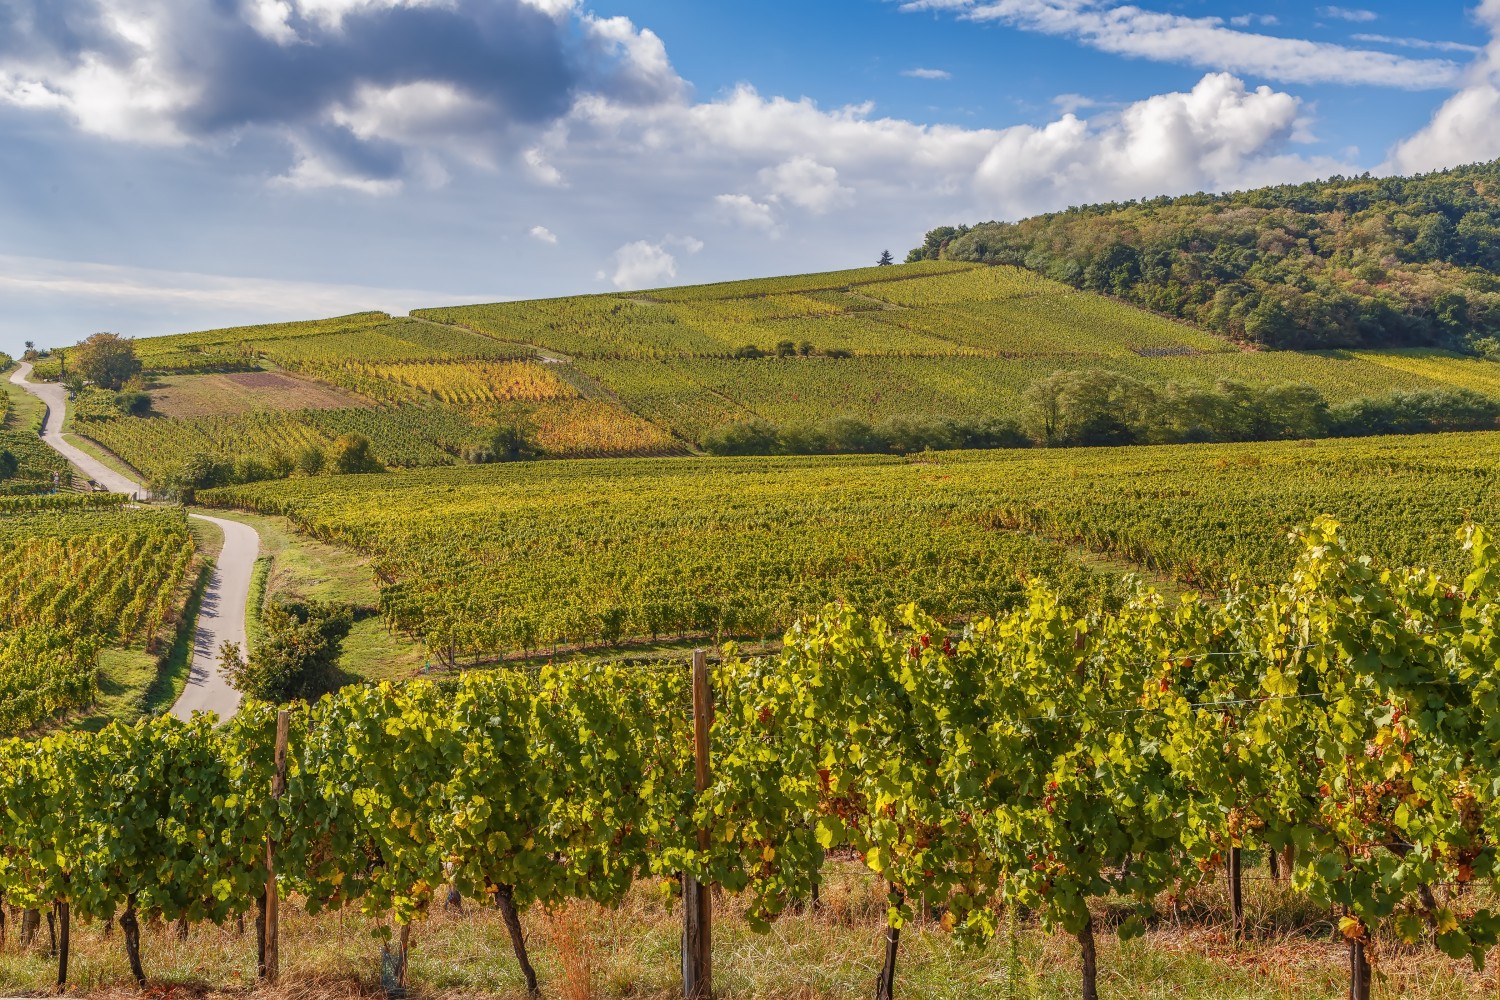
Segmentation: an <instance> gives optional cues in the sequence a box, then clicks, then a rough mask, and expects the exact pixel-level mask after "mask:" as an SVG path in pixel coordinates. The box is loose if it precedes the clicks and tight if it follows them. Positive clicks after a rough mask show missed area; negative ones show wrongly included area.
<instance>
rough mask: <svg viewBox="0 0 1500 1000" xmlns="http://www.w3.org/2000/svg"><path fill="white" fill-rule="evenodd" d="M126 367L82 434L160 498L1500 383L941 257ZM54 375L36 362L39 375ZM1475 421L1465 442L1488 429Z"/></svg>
mask: <svg viewBox="0 0 1500 1000" xmlns="http://www.w3.org/2000/svg"><path fill="white" fill-rule="evenodd" d="M950 249H951V248H950ZM135 349H136V352H137V354H138V355H139V357H140V358H141V360H142V361H143V363H144V365H145V374H146V377H147V379H148V380H149V381H148V385H147V388H148V391H149V392H150V394H151V396H152V400H153V411H152V413H150V414H149V415H145V416H132V415H127V414H124V413H122V412H121V410H120V408H119V407H118V406H116V405H115V400H114V397H113V395H112V394H109V393H104V392H101V391H98V390H91V389H86V390H84V392H82V393H81V395H80V397H79V399H78V405H77V406H76V417H75V421H74V430H75V431H76V432H78V433H80V434H83V435H85V436H87V437H89V438H91V439H93V440H94V441H96V442H98V443H99V444H100V445H102V446H103V447H105V448H107V449H109V450H110V451H112V452H114V453H115V455H117V456H118V457H119V458H120V459H121V460H123V461H124V462H126V463H128V464H129V465H130V466H132V467H134V468H135V469H137V470H139V471H140V472H141V473H142V474H143V476H145V477H146V479H147V480H149V481H150V482H151V483H152V484H153V485H154V486H155V487H156V488H158V489H159V490H162V491H164V492H175V491H178V490H182V489H193V488H202V487H212V486H217V485H225V484H229V483H235V482H248V481H255V480H261V479H268V478H272V479H274V478H284V477H286V476H289V475H292V474H294V473H297V472H298V470H299V469H300V470H301V471H302V472H318V471H322V470H323V469H324V468H325V466H327V465H329V464H330V458H329V456H331V455H332V454H333V451H334V449H335V447H336V444H337V442H338V440H339V439H340V438H341V437H345V436H348V435H358V436H360V437H363V438H365V439H367V440H368V441H369V442H370V443H371V450H372V453H373V455H374V458H375V459H376V461H378V463H379V464H380V465H382V466H385V467H387V468H422V467H435V466H448V465H462V464H469V463H480V464H483V463H485V462H488V461H492V460H495V459H497V458H503V457H506V456H505V455H503V454H497V452H496V445H495V435H496V433H497V432H498V431H499V430H500V429H502V428H516V429H517V433H519V434H521V435H522V436H524V437H526V438H527V439H529V440H530V441H531V443H532V445H533V446H534V449H535V450H537V451H539V452H540V453H541V454H543V455H546V456H550V457H558V458H584V457H641V456H651V455H671V454H689V453H693V452H698V451H702V450H704V449H705V447H708V448H709V449H710V450H713V449H714V447H715V442H716V441H717V440H718V439H719V436H722V435H723V433H724V432H725V429H726V428H730V429H733V428H735V427H740V426H745V425H751V426H756V425H764V426H766V427H769V428H771V429H772V430H773V431H774V432H775V433H773V434H772V435H771V437H770V438H768V439H767V440H769V441H770V442H771V445H769V446H768V447H779V448H781V450H788V451H803V452H809V451H810V452H819V451H894V452H902V451H911V450H918V451H920V450H922V449H923V448H924V447H937V448H945V447H961V446H970V447H972V446H994V445H996V444H1003V445H1015V444H1025V443H1027V437H1028V434H1029V435H1030V436H1031V437H1035V436H1036V434H1035V433H1032V432H1030V431H1026V430H1025V428H1024V427H1023V426H1022V425H1024V424H1025V422H1026V418H1027V415H1028V413H1027V410H1028V407H1029V406H1032V405H1034V404H1033V403H1028V401H1027V392H1028V390H1031V389H1032V388H1033V387H1034V386H1036V385H1038V384H1039V383H1044V382H1047V381H1048V380H1056V379H1057V378H1058V376H1059V373H1077V374H1078V375H1079V376H1080V377H1081V378H1083V379H1084V380H1085V382H1087V380H1088V379H1091V378H1092V379H1095V380H1097V377H1098V373H1101V372H1103V373H1106V375H1107V376H1108V378H1109V379H1111V380H1113V381H1112V382H1111V383H1110V385H1111V387H1112V388H1110V391H1111V392H1113V393H1114V394H1115V396H1114V397H1111V398H1116V397H1120V394H1121V393H1124V394H1125V395H1126V396H1129V397H1130V400H1129V401H1128V402H1129V405H1130V406H1136V407H1138V406H1139V405H1145V404H1144V403H1143V402H1142V400H1143V399H1145V400H1147V401H1148V402H1149V403H1150V405H1151V406H1152V407H1158V408H1159V406H1169V407H1174V408H1175V409H1174V410H1173V412H1172V413H1171V414H1170V415H1168V416H1163V415H1161V414H1160V413H1158V412H1157V411H1156V410H1153V411H1152V414H1153V415H1152V416H1150V417H1143V418H1142V419H1143V420H1147V422H1151V421H1155V422H1157V423H1161V424H1163V425H1164V426H1165V425H1167V424H1170V425H1172V426H1174V427H1175V426H1177V425H1179V424H1180V425H1182V426H1181V427H1180V428H1179V429H1178V430H1176V431H1171V432H1170V433H1167V432H1163V433H1162V434H1156V433H1154V432H1153V433H1152V434H1150V435H1147V434H1145V433H1141V434H1137V435H1135V437H1134V438H1128V439H1133V440H1141V441H1173V440H1204V439H1227V438H1232V439H1242V438H1245V437H1266V436H1270V437H1284V436H1308V435H1309V434H1314V433H1328V432H1335V433H1337V432H1338V431H1337V428H1324V429H1322V430H1319V431H1316V432H1314V431H1311V430H1308V429H1307V428H1306V427H1304V426H1302V425H1301V424H1297V425H1296V426H1293V427H1291V428H1282V429H1279V430H1271V431H1268V430H1259V431H1236V432H1233V433H1220V432H1217V431H1215V432H1207V431H1204V430H1203V429H1202V428H1201V427H1198V426H1197V425H1196V424H1195V423H1194V421H1200V422H1201V420H1200V417H1199V416H1196V415H1195V414H1196V412H1197V410H1200V409H1202V408H1203V406H1205V405H1210V404H1211V406H1210V408H1212V406H1219V407H1220V409H1222V408H1223V406H1225V405H1231V404H1232V406H1234V407H1239V408H1240V409H1244V408H1245V407H1247V406H1248V407H1251V408H1255V407H1259V408H1260V409H1262V410H1264V409H1266V408H1267V407H1270V408H1272V409H1274V408H1276V407H1277V406H1280V405H1283V404H1281V403H1276V402H1274V401H1273V402H1269V403H1268V402H1267V399H1271V398H1272V397H1271V396H1267V397H1266V398H1264V399H1263V398H1261V396H1259V395H1256V394H1257V393H1260V394H1265V393H1272V394H1274V393H1275V391H1276V390H1277V388H1278V387H1285V386H1287V385H1292V384H1296V385H1300V386H1307V387H1310V389H1311V391H1312V392H1313V393H1314V394H1315V396H1314V397H1312V398H1314V400H1315V403H1314V405H1315V406H1316V407H1324V408H1325V409H1326V406H1327V405H1329V404H1331V405H1334V406H1335V407H1336V406H1338V405H1339V404H1347V403H1349V402H1350V401H1354V400H1362V399H1367V398H1371V397H1384V396H1388V395H1389V394H1391V393H1392V392H1396V391H1404V392H1415V393H1427V394H1428V396H1427V397H1424V398H1425V399H1426V403H1425V404H1424V405H1425V406H1427V408H1428V410H1431V409H1433V408H1434V407H1436V408H1438V409H1441V408H1442V406H1443V404H1444V401H1445V400H1447V399H1448V398H1449V397H1447V396H1444V395H1441V394H1442V393H1451V392H1454V391H1457V390H1470V391H1473V392H1476V393H1479V394H1482V395H1485V396H1491V397H1494V396H1500V364H1496V363H1495V362H1491V361H1488V360H1485V359H1482V358H1477V357H1472V356H1464V355H1460V354H1457V353H1454V352H1450V351H1443V350H1440V349H1433V348H1425V349H1415V350H1413V349H1401V350H1360V351H1322V352H1300V353H1288V352H1265V351H1257V350H1249V349H1246V348H1245V346H1244V345H1242V344H1238V343H1236V342H1234V341H1232V340H1229V339H1227V338H1224V337H1220V336H1217V335H1215V334H1212V333H1208V332H1205V331H1204V330H1201V329H1198V328H1197V327H1194V326H1192V325H1190V324H1187V323H1183V322H1180V321H1177V320H1174V319H1170V318H1166V317H1162V316H1158V315H1155V314H1153V313H1152V312H1150V311H1148V310H1146V309H1142V308H1139V307H1136V306H1133V305H1130V304H1128V303H1125V302H1121V301H1119V300H1118V299H1117V298H1114V297H1111V296H1106V295H1102V294H1098V293H1095V292H1087V291H1079V290H1078V289H1075V288H1073V287H1071V286H1070V285H1068V284H1065V283H1062V282H1058V281H1054V280H1051V279H1048V278H1044V277H1041V276H1039V275H1037V274H1035V273H1033V272H1031V271H1028V270H1026V269H1024V268H1020V267H1015V266H1010V265H999V266H985V265H979V264H974V263H964V262H955V261H923V262H918V263H914V264H909V265H904V266H895V267H876V268H864V269H859V270H854V271H839V272H831V273H827V274H814V275H801V276H792V277H781V278H770V279H759V280H751V281H742V282H730V283H725V284H718V285H704V286H695V287H686V288H670V289H660V290H654V291H649V292H637V293H618V294H606V295H590V296H577V297H571V298H561V299H548V300H539V301H531V302H509V303H496V304H490V305H475V306H463V307H456V308H447V309H429V310H419V311H417V312H416V313H415V314H414V315H413V316H411V317H406V318H393V317H390V316H387V315H385V314H383V313H362V314H355V315H350V316H343V317H335V318H331V319H324V320H316V321H309V322H302V323H284V324H275V325H270V326H260V327H241V328H233V329H225V330H213V331H204V332H198V333H189V334H182V335H177V336H170V337H159V338H152V339H146V340H140V341H136V342H135ZM60 367H61V363H60V360H59V359H58V357H57V356H56V355H54V356H53V357H51V358H47V359H43V360H42V361H41V362H40V363H39V364H38V365H37V374H38V375H39V376H41V377H47V376H48V375H49V374H51V375H53V376H55V375H56V374H57V373H58V370H59V368H60ZM1226 383H1227V384H1231V385H1230V387H1229V388H1228V389H1227V390H1226V388H1225V386H1226ZM1215 387H1218V390H1219V391H1220V395H1219V396H1212V395H1209V396H1205V395H1204V394H1205V393H1210V394H1211V393H1212V392H1214V391H1215ZM1226 391H1227V392H1228V393H1229V395H1224V392H1226ZM1433 393H1438V394H1440V395H1437V396H1433V395H1431V394H1433ZM1143 394H1144V395H1143ZM1231 397H1232V398H1231ZM1276 398H1281V397H1276ZM1205 400H1206V402H1205ZM1226 401H1227V402H1226ZM1221 404H1222V405H1221ZM1110 405H1114V404H1110ZM1119 405H1120V406H1121V407H1122V408H1123V407H1125V405H1126V404H1125V403H1120V404H1119ZM1487 405H1489V404H1487ZM1184 408H1186V409H1184ZM1179 411H1181V412H1179ZM1189 411H1191V412H1189ZM1319 412H1323V411H1322V410H1320V411H1319ZM1487 412H1488V411H1484V412H1481V413H1480V414H1479V416H1478V417H1477V418H1474V419H1475V420H1477V423H1475V422H1474V421H1472V420H1471V423H1470V424H1463V425H1461V426H1476V427H1492V426H1493V419H1492V415H1488V416H1487V415H1486V414H1487ZM1363 413H1364V411H1362V410H1361V411H1357V412H1355V416H1356V417H1359V418H1360V419H1363V417H1362V416H1361V415H1362V414H1363ZM851 421H852V422H853V423H852V424H851V423H850V422H851ZM1262 422H1264V421H1262ZM1345 422H1346V423H1347V422H1348V420H1347V419H1346V421H1345ZM1430 424H1431V422H1430V421H1429V422H1428V423H1427V424H1423V423H1421V422H1420V421H1418V422H1417V424H1416V425H1415V429H1422V428H1425V427H1428V426H1430ZM851 428H852V429H851ZM1387 429H1412V428H1407V427H1405V425H1402V424H1400V423H1399V422H1396V423H1394V424H1392V425H1391V426H1390V427H1388V428H1387ZM777 434H779V435H780V436H779V438H778V437H777V436H776V435H777ZM1101 440H1103V439H1101ZM1053 443H1057V442H1053ZM761 450H765V448H761Z"/></svg>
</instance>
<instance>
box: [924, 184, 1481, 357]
mask: <svg viewBox="0 0 1500 1000" xmlns="http://www.w3.org/2000/svg"><path fill="white" fill-rule="evenodd" d="M907 259H908V260H911V261H916V260H938V259H941V260H944V261H978V262H983V263H989V264H1012V265H1018V266H1023V267H1026V268H1028V269H1030V270H1031V271H1034V272H1035V273H1037V274H1038V275H1043V276H1046V277H1048V278H1052V279H1054V280H1057V281H1061V282H1064V283H1066V284H1068V285H1070V286H1072V287H1074V288H1080V289H1086V290H1090V291H1095V292H1103V293H1108V294H1111V295H1115V296H1118V297H1119V298H1121V299H1123V300H1125V301H1128V302H1132V303H1134V304H1136V305H1140V306H1143V307H1145V308H1147V309H1151V310H1153V311H1155V312H1158V313H1160V314H1162V315H1166V316H1171V317H1175V318H1178V319H1183V320H1187V321H1190V322H1192V323H1195V324H1197V325H1198V326H1201V327H1202V328H1204V329H1207V330H1213V331H1216V332H1218V333H1220V334H1223V335H1224V336H1227V337H1230V338H1232V339H1234V340H1236V341H1241V342H1244V343H1247V344H1254V345H1258V346H1262V347H1271V348H1294V349H1310V348H1348V347H1378V346H1384V347H1388V346H1404V347H1416V346H1447V347H1459V348H1478V349H1480V350H1488V351H1491V352H1494V351H1496V350H1497V349H1500V344H1495V343H1494V341H1493V338H1494V337H1495V336H1496V334H1497V333H1500V273H1497V272H1500V161H1497V162H1493V163H1487V164H1480V165H1475V166H1469V167H1462V168H1459V169H1454V170H1446V171H1443V172H1441V173H1434V174H1426V175H1422V176H1417V177H1372V176H1369V175H1368V174H1367V175H1364V176H1360V177H1332V178H1329V179H1328V180H1326V181H1318V182H1313V183H1308V184H1296V185H1282V186H1278V187H1267V188H1260V189H1256V190H1252V191H1240V192H1235V193H1232V194H1224V195H1208V194H1196V195H1189V196H1187V197H1180V198H1153V199H1149V200H1145V201H1139V202H1127V203H1124V204H1118V203H1117V204H1100V205H1086V206H1082V207H1078V208H1071V209H1068V210H1067V211H1065V212H1055V213H1052V214H1048V215H1039V216H1036V217H1034V218H1029V219H1024V220H1022V221H1020V222H1015V223H1004V222H989V223H984V224H982V225H977V226H973V227H969V226H961V227H941V228H938V229H934V230H933V231H932V232H930V233H929V234H928V235H927V239H926V241H925V242H924V243H923V245H922V246H920V247H918V248H916V249H914V250H913V251H912V252H911V254H910V255H909V256H908V258H907Z"/></svg>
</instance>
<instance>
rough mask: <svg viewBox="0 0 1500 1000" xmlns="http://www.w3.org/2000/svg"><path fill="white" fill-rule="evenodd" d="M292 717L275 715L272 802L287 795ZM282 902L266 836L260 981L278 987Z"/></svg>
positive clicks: (272, 844) (273, 853)
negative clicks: (288, 750) (278, 894)
mask: <svg viewBox="0 0 1500 1000" xmlns="http://www.w3.org/2000/svg"><path fill="white" fill-rule="evenodd" d="M291 727H292V714H291V713H290V712H288V711H287V710H286V709H282V710H281V711H280V712H277V713H276V774H275V776H274V777H272V779H271V799H272V800H273V801H274V802H279V801H281V797H282V796H283V795H285V794H286V745H287V741H288V739H289V737H290V735H291ZM280 909H281V901H280V899H279V898H278V896H277V892H276V840H275V838H274V837H272V836H270V835H269V834H267V835H266V893H265V896H264V902H263V912H264V917H263V919H262V920H260V921H258V923H260V924H261V955H262V961H261V970H260V972H261V978H262V979H264V980H265V981H266V982H267V983H270V984H271V985H273V986H274V985H275V984H276V982H277V980H279V979H280V978H281V915H280Z"/></svg>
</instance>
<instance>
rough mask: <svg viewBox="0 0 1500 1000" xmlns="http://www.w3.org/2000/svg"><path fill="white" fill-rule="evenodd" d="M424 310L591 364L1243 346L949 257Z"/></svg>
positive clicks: (1020, 273) (1022, 274)
mask: <svg viewBox="0 0 1500 1000" xmlns="http://www.w3.org/2000/svg"><path fill="white" fill-rule="evenodd" d="M415 315H420V316H422V317H424V318H427V319H432V320H435V321H438V322H443V323H452V324H456V325H458V326H463V327H468V328H470V329H473V330H475V331H478V332H480V333H485V334H489V335H491V336H494V337H497V338H499V339H502V340H508V341H516V342H520V343H529V344H533V345H535V346H536V347H540V348H545V349H550V350H555V351H560V352H563V353H564V354H568V355H572V356H574V357H578V358H613V359H629V358H636V359H661V358H674V357H675V358H687V357H720V358H727V357H730V356H731V355H733V354H735V352H736V351H738V350H739V349H740V348H743V347H745V346H746V345H749V346H753V347H755V348H756V349H758V350H760V351H763V352H765V353H772V352H774V351H775V350H776V349H777V345H778V344H781V343H784V342H790V343H792V344H793V345H800V344H802V343H807V344H808V345H810V347H811V348H812V350H814V351H817V352H819V353H825V352H827V351H830V350H834V351H844V352H848V353H851V354H855V355H877V356H896V357H906V356H942V357H947V356H962V355H986V356H1013V355H1018V354H1061V355H1066V354H1078V353H1087V354H1098V355H1100V356H1108V355H1125V354H1130V353H1132V352H1134V353H1141V352H1148V353H1149V352H1152V351H1160V350H1176V351H1183V352H1194V351H1201V350H1207V351H1224V350H1230V349H1231V348H1229V347H1228V345H1227V344H1226V343H1225V342H1224V341H1222V340H1220V339H1218V338H1216V337H1213V336H1211V335H1208V334H1204V333H1201V332H1198V331H1195V330H1193V329H1192V328H1190V327H1187V326H1184V325H1182V324H1178V323H1172V322H1170V321H1167V320H1163V319H1160V318H1158V317H1156V316H1153V315H1151V314H1150V313H1147V312H1144V311H1142V310H1138V309H1132V308H1130V307H1127V306H1121V305H1119V304H1117V303H1114V302H1112V301H1111V300H1109V299H1105V298H1102V297H1099V296H1090V295H1080V294H1078V293H1077V292H1075V291H1073V290H1072V289H1070V288H1068V287H1067V286H1065V285H1061V284H1058V283H1056V282H1050V281H1045V280H1042V279H1039V278H1037V277H1036V276H1034V275H1032V274H1030V273H1029V272H1027V271H1024V270H1021V269H1020V268H1009V267H1003V268H965V267H964V266H963V265H955V264H949V263H923V264H914V265H910V266H907V267H902V268H866V269H863V270H860V271H839V272H833V273H830V274H814V275H804V276H800V277H793V278H771V279H762V280H756V281H741V282H731V283H728V284H723V285H702V286H697V287H690V288H677V289H665V290H659V291H653V292H649V293H643V294H640V295H632V294H618V295H593V296H583V297H577V298H565V299H546V300H540V301H533V302H514V303H499V304H496V305H489V306H459V307H454V308H450V309H425V310H420V311H419V312H418V313H416V314H415Z"/></svg>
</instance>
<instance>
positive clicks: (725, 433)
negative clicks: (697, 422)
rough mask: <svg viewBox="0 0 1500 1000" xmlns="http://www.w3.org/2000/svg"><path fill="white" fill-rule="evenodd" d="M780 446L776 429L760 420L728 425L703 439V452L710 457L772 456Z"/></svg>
mask: <svg viewBox="0 0 1500 1000" xmlns="http://www.w3.org/2000/svg"><path fill="white" fill-rule="evenodd" d="M779 446H780V440H779V436H778V435H777V433H776V428H775V427H772V426H771V425H770V424H769V423H767V422H766V421H764V420H761V419H758V418H757V419H754V420H741V421H739V422H738V423H733V424H728V425H726V426H724V427H720V428H718V429H716V430H713V431H710V432H709V433H708V434H706V435H704V437H703V450H704V451H706V452H708V453H709V454H710V455H771V454H775V452H776V451H777V450H778V448H779Z"/></svg>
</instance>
